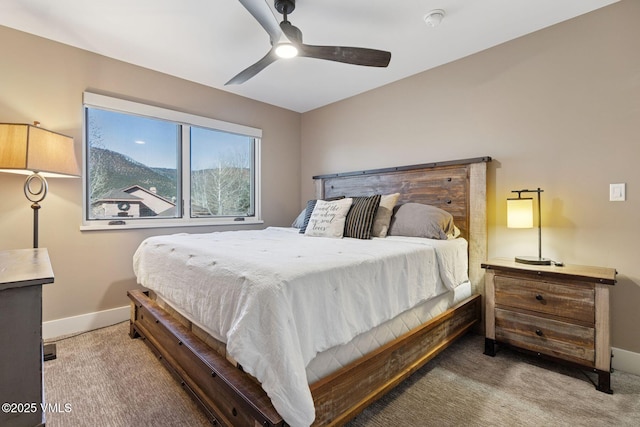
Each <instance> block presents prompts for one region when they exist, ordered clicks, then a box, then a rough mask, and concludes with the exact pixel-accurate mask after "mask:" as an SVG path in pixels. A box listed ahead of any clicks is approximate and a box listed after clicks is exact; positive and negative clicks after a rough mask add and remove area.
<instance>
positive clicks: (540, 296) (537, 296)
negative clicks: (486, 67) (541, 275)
mask: <svg viewBox="0 0 640 427" xmlns="http://www.w3.org/2000/svg"><path fill="white" fill-rule="evenodd" d="M536 299H537V300H538V301H543V300H544V298H543V297H542V295H540V294H538V295H536Z"/></svg>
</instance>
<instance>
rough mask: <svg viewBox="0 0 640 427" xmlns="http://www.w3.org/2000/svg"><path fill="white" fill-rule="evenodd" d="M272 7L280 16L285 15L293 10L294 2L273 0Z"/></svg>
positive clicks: (293, 0) (292, 0) (294, 0)
mask: <svg viewBox="0 0 640 427" xmlns="http://www.w3.org/2000/svg"><path fill="white" fill-rule="evenodd" d="M273 5H274V6H275V8H276V10H277V11H278V12H280V14H282V15H285V14H289V13H291V12H293V11H294V10H295V8H296V0H275V1H274V2H273Z"/></svg>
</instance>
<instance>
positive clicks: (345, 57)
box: [298, 44, 391, 67]
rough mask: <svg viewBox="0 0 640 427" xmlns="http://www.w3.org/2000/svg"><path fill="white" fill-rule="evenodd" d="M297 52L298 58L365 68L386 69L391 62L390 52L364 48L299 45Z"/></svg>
mask: <svg viewBox="0 0 640 427" xmlns="http://www.w3.org/2000/svg"><path fill="white" fill-rule="evenodd" d="M298 51H299V53H298V56H306V57H307V58H316V59H326V60H328V61H335V62H344V63H345V64H353V65H364V66H367V67H386V66H387V65H389V61H391V52H387V51H384V50H376V49H368V48H364V47H346V46H313V45H308V44H299V45H298Z"/></svg>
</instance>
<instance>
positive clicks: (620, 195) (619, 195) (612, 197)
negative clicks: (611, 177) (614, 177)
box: [609, 183, 627, 202]
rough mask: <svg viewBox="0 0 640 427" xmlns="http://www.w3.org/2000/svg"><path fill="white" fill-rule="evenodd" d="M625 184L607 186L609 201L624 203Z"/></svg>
mask: <svg viewBox="0 0 640 427" xmlns="http://www.w3.org/2000/svg"><path fill="white" fill-rule="evenodd" d="M626 196H627V195H626V184H625V183H621V184H609V201H610V202H624V201H625V200H626V199H627V197H626Z"/></svg>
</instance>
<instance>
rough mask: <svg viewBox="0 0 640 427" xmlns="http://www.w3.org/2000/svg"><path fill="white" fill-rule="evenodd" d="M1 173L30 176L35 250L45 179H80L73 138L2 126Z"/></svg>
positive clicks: (51, 348) (50, 352)
mask: <svg viewBox="0 0 640 427" xmlns="http://www.w3.org/2000/svg"><path fill="white" fill-rule="evenodd" d="M0 172H9V173H19V174H24V175H28V176H27V179H26V181H25V183H24V195H25V196H26V197H27V199H28V200H29V201H30V202H31V209H33V247H34V248H37V247H38V212H39V210H40V202H42V201H43V200H44V198H45V197H46V196H47V191H48V189H49V185H48V183H47V179H46V178H70V177H78V176H79V171H78V164H77V163H76V156H75V151H74V149H73V138H71V137H69V136H65V135H62V134H59V133H56V132H51V131H49V130H46V129H43V128H41V127H39V125H38V123H37V122H36V123H35V124H33V125H28V124H13V123H0ZM43 354H44V360H51V359H55V358H56V347H55V344H48V345H46V346H45V347H44V351H43Z"/></svg>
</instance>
